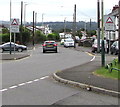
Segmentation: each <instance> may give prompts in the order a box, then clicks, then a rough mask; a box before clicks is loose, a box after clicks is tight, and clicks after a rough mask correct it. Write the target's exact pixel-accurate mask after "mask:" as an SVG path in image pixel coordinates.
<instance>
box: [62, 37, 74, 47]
mask: <svg viewBox="0 0 120 107" xmlns="http://www.w3.org/2000/svg"><path fill="white" fill-rule="evenodd" d="M64 47H74V40H73V39H70V38H69V39H65V40H64Z"/></svg>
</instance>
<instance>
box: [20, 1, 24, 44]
mask: <svg viewBox="0 0 120 107" xmlns="http://www.w3.org/2000/svg"><path fill="white" fill-rule="evenodd" d="M22 19H23V1H21V32H20V44H22V27H23V20H22Z"/></svg>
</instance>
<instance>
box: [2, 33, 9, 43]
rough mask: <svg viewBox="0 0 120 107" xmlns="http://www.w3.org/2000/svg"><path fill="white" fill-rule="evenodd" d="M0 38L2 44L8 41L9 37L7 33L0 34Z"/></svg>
mask: <svg viewBox="0 0 120 107" xmlns="http://www.w3.org/2000/svg"><path fill="white" fill-rule="evenodd" d="M0 38H1V41H2V43H5V42H9V41H10V35H9V34H8V33H5V34H0Z"/></svg>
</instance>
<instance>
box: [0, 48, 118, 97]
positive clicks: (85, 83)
mask: <svg viewBox="0 0 120 107" xmlns="http://www.w3.org/2000/svg"><path fill="white" fill-rule="evenodd" d="M72 49H73V48H72ZM76 50H77V51H82V52H88V53H91V48H87V47H76ZM0 56H1V57H0V60H18V59H22V58H25V57H28V56H30V54H27V52H26V53H22V52H21V53H15V54H14V53H12V54H9V53H2V54H1V55H0ZM93 56H94V55H93ZM95 56H96V55H95ZM113 59H114V57H113V56H111V55H107V57H106V64H108V63H110V62H111V61H112V60H113ZM100 67H101V60H100V55H99V54H98V55H97V58H95V60H94V61H89V62H87V63H85V64H83V65H79V66H75V67H72V68H69V69H65V70H63V71H60V72H56V73H54V74H53V78H54V79H55V80H57V81H59V82H62V83H64V84H69V85H73V86H75V87H79V88H83V89H86V90H88V91H96V92H100V93H103V94H109V95H112V96H115V97H120V91H119V85H118V83H119V80H117V79H110V78H104V77H101V76H97V75H94V71H95V70H96V69H98V68H100Z"/></svg>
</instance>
